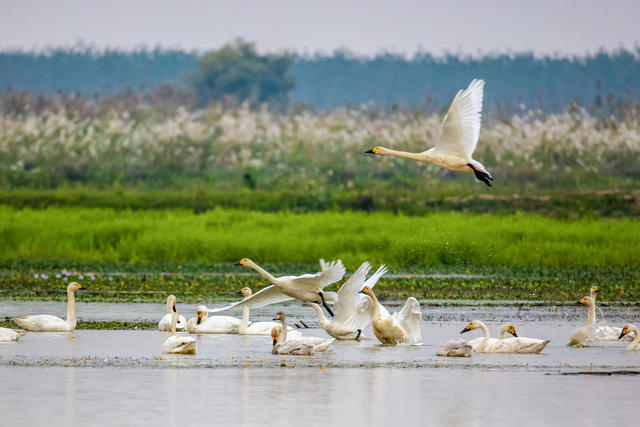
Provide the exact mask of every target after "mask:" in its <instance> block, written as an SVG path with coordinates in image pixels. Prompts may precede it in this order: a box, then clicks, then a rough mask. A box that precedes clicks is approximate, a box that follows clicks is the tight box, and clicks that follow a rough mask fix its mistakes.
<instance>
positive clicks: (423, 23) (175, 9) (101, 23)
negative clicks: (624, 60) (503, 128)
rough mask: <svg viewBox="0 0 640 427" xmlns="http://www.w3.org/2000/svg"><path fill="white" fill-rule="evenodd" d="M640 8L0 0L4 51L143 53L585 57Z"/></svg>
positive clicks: (495, 2)
mask: <svg viewBox="0 0 640 427" xmlns="http://www.w3.org/2000/svg"><path fill="white" fill-rule="evenodd" d="M639 18H640V0H611V1H606V0H546V1H545V0H526V1H525V0H523V1H518V0H463V1H456V0H440V1H426V0H422V1H419V0H414V1H411V0H393V1H379V0H368V1H363V0H319V1H305V0H260V1H242V0H236V1H231V0H229V1H217V0H210V1H204V0H203V1H193V0H187V1H185V0H105V1H91V0H55V1H53V0H41V1H35V0H0V49H3V50H4V49H7V48H25V49H32V48H41V47H44V46H70V45H73V44H75V43H76V42H78V41H79V40H84V41H85V42H87V43H89V44H93V45H96V46H98V47H107V46H110V47H120V48H133V47H136V46H139V45H146V46H156V45H160V46H164V47H179V48H184V49H189V50H190V49H198V50H206V49H210V48H215V47H218V46H220V45H222V44H224V43H225V42H228V41H229V40H231V39H233V38H234V37H243V38H245V39H247V40H249V41H253V42H256V44H257V46H258V49H259V50H261V51H274V50H281V49H288V50H295V51H297V52H303V53H304V52H309V53H313V52H317V51H321V52H331V51H333V50H334V49H337V48H343V47H346V48H348V49H350V50H353V51H355V52H358V53H361V54H374V53H376V52H379V51H380V50H382V49H387V50H393V51H396V52H404V53H409V54H410V53H413V52H415V51H416V50H417V49H419V48H421V49H422V50H425V51H428V52H432V53H436V54H438V53H442V52H445V51H449V52H454V53H457V52H462V53H471V54H476V53H479V52H484V53H487V52H505V51H510V52H518V51H523V50H533V51H534V52H536V53H538V54H554V53H559V54H562V55H566V54H584V53H586V52H594V51H596V50H597V49H598V48H600V47H604V48H605V49H608V50H610V49H615V48H618V47H620V46H625V47H627V48H635V47H636V46H638V42H640V23H639Z"/></svg>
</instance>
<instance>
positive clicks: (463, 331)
mask: <svg viewBox="0 0 640 427" xmlns="http://www.w3.org/2000/svg"><path fill="white" fill-rule="evenodd" d="M470 330H471V329H467V328H464V329H463V330H461V331H460V333H461V334H464V333H465V332H469V331H470Z"/></svg>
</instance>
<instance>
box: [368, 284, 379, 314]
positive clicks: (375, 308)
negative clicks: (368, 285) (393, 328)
mask: <svg viewBox="0 0 640 427" xmlns="http://www.w3.org/2000/svg"><path fill="white" fill-rule="evenodd" d="M367 295H369V296H370V297H371V300H373V318H374V319H379V318H380V302H379V301H378V297H377V296H376V294H374V293H373V289H369V293H368V294H367Z"/></svg>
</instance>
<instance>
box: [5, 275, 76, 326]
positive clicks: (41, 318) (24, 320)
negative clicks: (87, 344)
mask: <svg viewBox="0 0 640 427" xmlns="http://www.w3.org/2000/svg"><path fill="white" fill-rule="evenodd" d="M81 289H85V288H84V287H83V286H82V285H81V284H80V283H78V282H71V283H69V286H67V320H62V319H61V318H59V317H56V316H51V315H49V314H37V315H34V316H24V317H14V318H13V319H12V320H13V321H14V322H15V323H16V324H17V325H18V326H19V327H21V328H22V329H25V330H27V331H31V332H69V331H73V330H74V329H75V328H76V324H77V321H76V297H75V294H76V292H77V291H79V290H81Z"/></svg>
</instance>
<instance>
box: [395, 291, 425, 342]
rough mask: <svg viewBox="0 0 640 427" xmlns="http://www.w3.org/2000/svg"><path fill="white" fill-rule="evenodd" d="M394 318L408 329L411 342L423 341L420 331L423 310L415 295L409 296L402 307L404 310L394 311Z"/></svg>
mask: <svg viewBox="0 0 640 427" xmlns="http://www.w3.org/2000/svg"><path fill="white" fill-rule="evenodd" d="M393 317H394V320H395V321H397V322H398V324H399V325H400V326H401V327H402V328H403V329H404V330H405V331H407V335H409V342H410V343H411V344H419V343H420V342H422V334H421V333H420V322H421V321H422V310H421V309H420V303H419V302H418V300H417V299H415V298H414V297H409V298H408V299H407V302H406V303H405V304H404V307H402V310H400V311H397V312H395V313H393Z"/></svg>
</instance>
